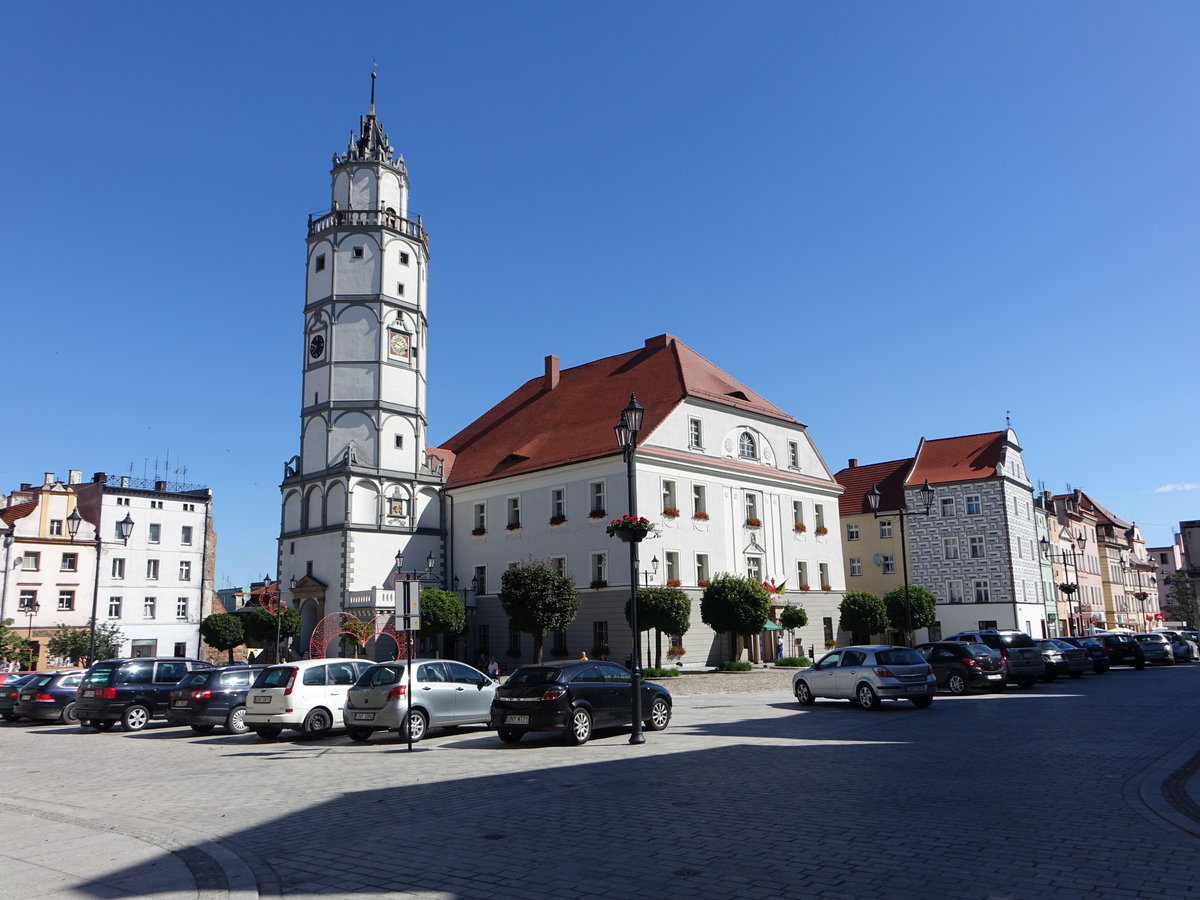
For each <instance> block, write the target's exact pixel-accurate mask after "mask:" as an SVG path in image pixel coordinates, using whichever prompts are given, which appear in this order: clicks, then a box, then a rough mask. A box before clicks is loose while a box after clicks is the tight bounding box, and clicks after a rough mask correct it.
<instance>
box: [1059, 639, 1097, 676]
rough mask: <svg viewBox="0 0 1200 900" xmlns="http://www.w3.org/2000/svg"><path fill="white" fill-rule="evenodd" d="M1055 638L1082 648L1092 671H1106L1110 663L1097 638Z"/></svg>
mask: <svg viewBox="0 0 1200 900" xmlns="http://www.w3.org/2000/svg"><path fill="white" fill-rule="evenodd" d="M1056 640H1059V641H1063V642H1065V643H1068V644H1073V645H1074V646H1076V647H1078V648H1079V649H1080V650H1083V651H1084V652H1085V653H1086V654H1087V655H1088V659H1089V660H1091V663H1092V671H1093V672H1095V673H1096V674H1097V675H1103V674H1104V673H1105V672H1107V671H1108V668H1109V665H1110V663H1109V661H1108V651H1107V650H1105V649H1104V647H1103V645H1101V643H1100V642H1099V641H1098V640H1096V639H1095V638H1090V637H1060V638H1056Z"/></svg>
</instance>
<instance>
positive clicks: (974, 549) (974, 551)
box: [967, 537, 983, 559]
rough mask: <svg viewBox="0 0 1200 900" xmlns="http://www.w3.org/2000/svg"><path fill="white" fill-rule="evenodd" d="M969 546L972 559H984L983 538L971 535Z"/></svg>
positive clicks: (968, 539)
mask: <svg viewBox="0 0 1200 900" xmlns="http://www.w3.org/2000/svg"><path fill="white" fill-rule="evenodd" d="M967 546H968V547H969V548H970V551H971V554H970V555H971V559H983V538H981V537H970V538H967Z"/></svg>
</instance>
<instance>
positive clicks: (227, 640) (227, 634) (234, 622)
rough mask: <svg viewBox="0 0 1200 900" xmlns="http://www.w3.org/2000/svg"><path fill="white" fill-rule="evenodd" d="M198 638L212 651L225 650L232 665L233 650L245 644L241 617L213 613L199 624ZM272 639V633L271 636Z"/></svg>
mask: <svg viewBox="0 0 1200 900" xmlns="http://www.w3.org/2000/svg"><path fill="white" fill-rule="evenodd" d="M200 636H201V637H202V638H204V643H206V644H208V646H210V647H212V648H213V649H214V650H225V651H228V653H229V663H230V665H232V664H233V648H234V647H240V646H241V645H242V644H244V643H246V629H245V628H243V627H242V617H241V616H238V615H234V614H233V613H213V614H212V615H211V616H205V617H204V620H203V621H202V622H201V623H200ZM271 637H272V639H274V637H275V635H274V633H272V634H271Z"/></svg>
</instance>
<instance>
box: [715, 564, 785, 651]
mask: <svg viewBox="0 0 1200 900" xmlns="http://www.w3.org/2000/svg"><path fill="white" fill-rule="evenodd" d="M770 615H771V593H770V591H768V590H767V589H766V588H765V587H763V586H762V585H761V584H760V583H759V582H757V581H753V580H751V579H749V578H743V577H742V576H741V575H730V574H728V573H722V574H720V575H717V576H715V577H714V578H713V579H712V581H711V582H710V583H709V585H708V587H706V588H705V589H704V594H703V595H702V596H701V597H700V621H702V622H703V623H704V624H705V625H707V626H708V627H709V628H711V629H712V630H713V631H715V632H716V633H717V634H728V635H731V636H732V638H733V659H734V660H735V661H736V660H737V658H738V656H739V655H740V651H741V646H740V645H739V639H740V638H741V637H749V636H750V635H755V634H758V633H759V632H761V631H762V630H763V625H764V624H765V623H766V621H767V618H768V617H769V616H770Z"/></svg>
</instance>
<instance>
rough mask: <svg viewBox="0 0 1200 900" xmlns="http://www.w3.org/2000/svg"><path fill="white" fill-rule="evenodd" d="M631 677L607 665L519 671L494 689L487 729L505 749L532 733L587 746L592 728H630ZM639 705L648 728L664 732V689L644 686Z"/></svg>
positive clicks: (667, 708)
mask: <svg viewBox="0 0 1200 900" xmlns="http://www.w3.org/2000/svg"><path fill="white" fill-rule="evenodd" d="M632 677H633V676H632V675H631V674H630V672H629V670H628V669H626V668H625V667H624V666H619V665H617V664H616V663H614V662H608V661H607V660H598V661H590V660H579V661H577V662H569V663H564V664H561V665H546V666H521V667H520V668H519V669H517V670H516V671H515V672H513V673H512V675H510V676H509V677H508V680H507V681H505V682H504V684H502V685H501V686H500V687H499V688H497V689H496V695H495V696H494V697H493V698H492V709H491V717H490V719H489V722H488V727H489V728H494V729H495V730H496V733H497V734H498V735H499V737H500V740H502V741H504V742H505V743H506V744H515V743H516V742H517V741H519V740H521V738H522V737H524V736H525V734H526V732H530V731H557V732H561V733H562V735H563V739H564V740H565V741H566V742H567V743H568V744H582V743H585V742H586V741H587V739H588V738H590V737H591V736H592V731H593V729H600V728H619V727H622V726H629V725H631V724H632V722H633V713H632V704H631V702H630V701H631V700H632V693H631V689H630V688H631V683H632V682H631V679H632ZM641 701H642V716H643V717H644V719H643V722H644V724H645V727H646V729H647V730H649V731H661V730H662V729H664V728H666V727H667V724H668V723H669V722H670V721H671V694H670V693H669V692H668V691H667V689H666V688H664V687H662V686H661V685H658V684H654V683H652V682H646V681H644V682H642V697H641Z"/></svg>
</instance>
